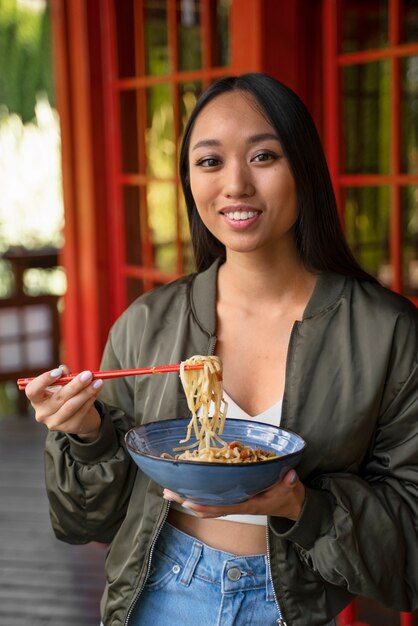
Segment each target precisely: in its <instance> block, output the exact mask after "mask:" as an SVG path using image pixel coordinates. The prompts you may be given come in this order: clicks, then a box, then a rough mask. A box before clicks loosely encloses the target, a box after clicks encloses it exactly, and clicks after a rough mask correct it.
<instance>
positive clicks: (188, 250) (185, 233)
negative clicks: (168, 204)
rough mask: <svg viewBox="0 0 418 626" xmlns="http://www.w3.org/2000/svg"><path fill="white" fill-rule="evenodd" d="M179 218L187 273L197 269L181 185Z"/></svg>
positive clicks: (183, 258)
mask: <svg viewBox="0 0 418 626" xmlns="http://www.w3.org/2000/svg"><path fill="white" fill-rule="evenodd" d="M179 218H180V238H181V242H182V261H183V271H184V273H185V274H189V273H190V272H194V271H195V269H196V266H195V262H194V256H193V249H192V242H191V239H190V228H189V220H188V217H187V209H186V202H185V200H184V196H183V192H182V189H181V187H179Z"/></svg>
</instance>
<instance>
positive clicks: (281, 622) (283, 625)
mask: <svg viewBox="0 0 418 626" xmlns="http://www.w3.org/2000/svg"><path fill="white" fill-rule="evenodd" d="M266 539H267V541H266V543H267V564H268V568H269V574H270V579H271V582H272V587H273V596H274V602H275V603H276V607H277V612H278V614H279V617H278V619H277V620H276V624H277V626H287V622H285V620H284V619H283V613H282V610H281V608H280V604H279V600H278V599H277V593H276V590H275V588H274V585H273V576H272V575H271V561H270V541H269V529H268V526H266Z"/></svg>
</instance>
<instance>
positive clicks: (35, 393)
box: [25, 365, 68, 404]
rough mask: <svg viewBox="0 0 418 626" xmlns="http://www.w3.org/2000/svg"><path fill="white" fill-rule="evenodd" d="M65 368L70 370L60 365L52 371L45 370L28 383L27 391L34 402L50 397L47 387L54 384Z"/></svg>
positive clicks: (28, 396) (27, 394)
mask: <svg viewBox="0 0 418 626" xmlns="http://www.w3.org/2000/svg"><path fill="white" fill-rule="evenodd" d="M64 368H65V369H67V370H68V368H67V367H66V366H64V365H60V366H59V367H56V368H55V369H53V370H51V371H50V372H45V373H44V374H41V375H40V376H37V377H36V378H34V379H33V380H31V381H30V383H28V384H27V385H26V388H25V393H26V396H27V398H28V399H29V400H30V401H31V402H32V404H33V403H36V402H42V401H43V400H45V398H48V397H49V396H50V395H51V394H50V393H47V389H48V387H49V386H50V385H54V384H55V383H56V382H57V380H58V379H59V378H60V377H61V376H62V374H63V372H64Z"/></svg>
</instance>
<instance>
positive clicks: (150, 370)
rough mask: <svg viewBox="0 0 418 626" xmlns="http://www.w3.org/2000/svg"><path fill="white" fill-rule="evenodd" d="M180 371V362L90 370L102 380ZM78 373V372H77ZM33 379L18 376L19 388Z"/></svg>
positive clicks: (58, 381)
mask: <svg viewBox="0 0 418 626" xmlns="http://www.w3.org/2000/svg"><path fill="white" fill-rule="evenodd" d="M202 368H203V363H197V364H196V365H185V367H184V369H186V370H199V369H202ZM179 371H180V363H177V364H175V365H156V366H155V367H142V368H139V369H132V370H109V371H105V372H92V374H93V379H94V378H101V379H102V380H106V379H107V378H122V377H123V376H141V375H142V374H167V373H169V372H179ZM79 373H80V372H79ZM79 373H78V374H70V375H68V376H61V378H57V379H56V380H53V381H52V382H51V384H50V385H49V386H50V387H54V386H57V385H66V384H67V383H69V382H71V381H72V380H74V378H77V376H78V375H79ZM31 380H34V379H33V378H19V380H18V381H17V385H18V387H19V389H21V390H23V389H25V387H26V385H27V384H28V383H30V382H31Z"/></svg>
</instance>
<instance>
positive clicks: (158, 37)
mask: <svg viewBox="0 0 418 626" xmlns="http://www.w3.org/2000/svg"><path fill="white" fill-rule="evenodd" d="M144 31H145V32H144V36H145V41H144V47H145V49H144V56H145V73H146V74H149V75H151V76H158V75H161V74H169V73H170V72H171V71H172V68H171V67H170V59H169V54H168V30H167V8H166V4H165V1H164V0H163V1H160V2H156V1H155V0H145V1H144Z"/></svg>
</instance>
